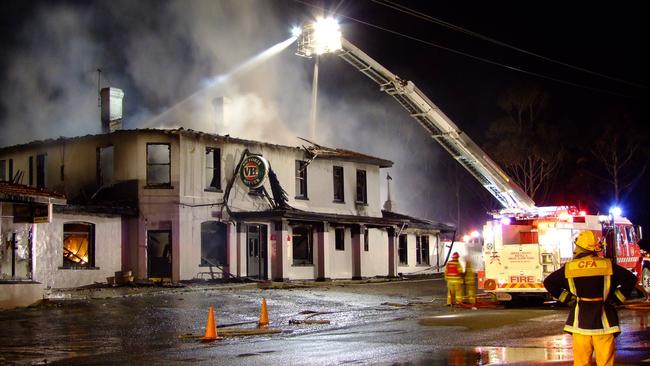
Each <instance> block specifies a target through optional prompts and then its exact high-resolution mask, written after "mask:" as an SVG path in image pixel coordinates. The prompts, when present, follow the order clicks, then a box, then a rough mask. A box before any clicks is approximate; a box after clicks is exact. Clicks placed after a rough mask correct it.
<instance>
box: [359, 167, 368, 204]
mask: <svg viewBox="0 0 650 366" xmlns="http://www.w3.org/2000/svg"><path fill="white" fill-rule="evenodd" d="M357 203H363V204H366V203H368V196H367V191H366V171H365V170H360V169H357Z"/></svg>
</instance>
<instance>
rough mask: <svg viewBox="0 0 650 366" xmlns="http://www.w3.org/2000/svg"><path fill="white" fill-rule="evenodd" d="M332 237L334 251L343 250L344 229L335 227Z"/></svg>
mask: <svg viewBox="0 0 650 366" xmlns="http://www.w3.org/2000/svg"><path fill="white" fill-rule="evenodd" d="M334 236H335V243H334V248H335V249H336V250H345V228H342V227H337V228H336V229H334Z"/></svg>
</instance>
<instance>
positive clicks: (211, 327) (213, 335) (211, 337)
mask: <svg viewBox="0 0 650 366" xmlns="http://www.w3.org/2000/svg"><path fill="white" fill-rule="evenodd" d="M217 339H221V337H219V336H218V335H217V324H216V322H215V321H214V310H213V308H212V305H210V311H209V312H208V324H207V325H206V326H205V336H203V338H201V342H212V341H216V340H217Z"/></svg>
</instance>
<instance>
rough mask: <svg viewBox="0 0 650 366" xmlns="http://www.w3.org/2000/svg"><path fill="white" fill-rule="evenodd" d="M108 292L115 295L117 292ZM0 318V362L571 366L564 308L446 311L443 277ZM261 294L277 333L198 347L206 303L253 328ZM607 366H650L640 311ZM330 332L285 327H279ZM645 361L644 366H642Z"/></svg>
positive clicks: (132, 299) (145, 299) (98, 295)
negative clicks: (612, 363) (613, 363)
mask: <svg viewBox="0 0 650 366" xmlns="http://www.w3.org/2000/svg"><path fill="white" fill-rule="evenodd" d="M118 293H119V292H118ZM114 294H115V293H114V292H108V291H98V292H95V293H93V294H92V296H93V297H95V299H92V300H76V301H70V300H68V301H63V302H50V303H47V304H46V305H43V306H40V307H36V308H29V309H17V310H10V311H0V329H1V333H0V364H8V365H32V364H60V365H125V364H129V365H366V364H373V365H375V364H376V365H393V364H404V363H408V364H413V365H496V364H513V365H514V364H518V365H524V364H526V365H534V364H540V363H544V362H548V363H553V364H554V365H569V364H571V361H570V360H571V359H572V354H571V343H570V337H569V336H568V335H565V334H563V333H562V331H561V329H562V326H563V323H564V320H565V318H566V309H563V308H554V307H550V306H545V307H544V306H540V307H533V306H528V307H521V308H507V309H506V308H480V309H474V310H473V309H465V308H460V309H459V308H450V307H447V306H445V305H444V303H445V298H444V296H445V289H444V281H442V280H440V279H428V280H419V281H398V282H387V283H365V284H351V285H336V286H334V285H323V284H321V285H319V286H317V287H306V288H285V289H276V288H274V289H260V288H257V287H256V286H250V285H247V286H229V285H216V286H210V287H191V288H184V289H173V290H166V291H162V292H157V293H140V292H138V291H137V290H135V291H128V294H129V295H128V296H126V297H112V298H102V297H103V296H104V295H106V296H114ZM262 298H266V301H267V308H268V315H269V320H270V327H271V328H273V329H280V330H281V331H282V332H281V333H279V334H267V335H255V336H246V337H225V338H224V339H223V340H220V341H217V342H214V343H201V342H199V341H198V340H197V339H195V338H192V337H189V336H188V335H193V336H200V335H203V333H204V332H205V325H206V321H207V314H208V309H209V307H210V305H213V306H214V309H215V315H216V321H217V324H218V332H219V330H221V333H222V334H225V332H226V330H230V329H233V328H239V329H253V328H255V326H256V322H257V320H258V319H259V314H260V307H261V301H262ZM620 315H621V319H622V325H623V328H624V332H623V335H622V336H620V337H619V338H618V340H617V344H618V348H619V353H618V355H619V356H618V358H617V364H629V365H636V364H642V361H643V360H646V359H649V360H648V361H650V331H649V330H648V327H647V324H650V311H635V310H628V309H622V310H621V311H620ZM306 319H310V320H328V321H329V324H311V325H306V324H290V320H306ZM649 364H650V363H649Z"/></svg>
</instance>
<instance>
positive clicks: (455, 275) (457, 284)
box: [445, 252, 463, 305]
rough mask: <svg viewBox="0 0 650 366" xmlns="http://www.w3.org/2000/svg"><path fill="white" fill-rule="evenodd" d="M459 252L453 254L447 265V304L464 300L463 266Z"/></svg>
mask: <svg viewBox="0 0 650 366" xmlns="http://www.w3.org/2000/svg"><path fill="white" fill-rule="evenodd" d="M459 257H460V256H459V255H458V253H456V252H454V254H452V255H451V260H450V261H448V262H447V265H446V266H445V280H446V281H447V305H453V304H460V303H462V302H463V267H461V265H460V262H459V261H458V258H459Z"/></svg>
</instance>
